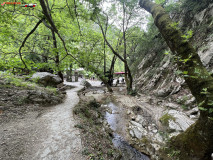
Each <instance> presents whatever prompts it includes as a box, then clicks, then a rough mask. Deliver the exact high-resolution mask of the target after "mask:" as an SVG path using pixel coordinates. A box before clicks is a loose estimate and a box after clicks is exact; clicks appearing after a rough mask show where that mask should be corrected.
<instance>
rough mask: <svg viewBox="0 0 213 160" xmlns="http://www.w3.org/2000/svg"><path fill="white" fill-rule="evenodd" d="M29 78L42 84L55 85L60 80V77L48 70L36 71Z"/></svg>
mask: <svg viewBox="0 0 213 160" xmlns="http://www.w3.org/2000/svg"><path fill="white" fill-rule="evenodd" d="M31 80H35V81H36V82H37V83H39V84H42V85H44V86H53V87H57V85H59V84H60V83H61V82H62V79H61V78H60V77H59V76H57V75H54V74H51V73H48V72H36V73H34V74H33V75H32V77H31Z"/></svg>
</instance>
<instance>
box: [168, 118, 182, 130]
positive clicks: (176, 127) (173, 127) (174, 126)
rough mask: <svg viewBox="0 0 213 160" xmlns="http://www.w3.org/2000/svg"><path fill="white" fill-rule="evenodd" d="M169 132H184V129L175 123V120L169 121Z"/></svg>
mask: <svg viewBox="0 0 213 160" xmlns="http://www.w3.org/2000/svg"><path fill="white" fill-rule="evenodd" d="M169 130H170V131H182V128H181V127H180V126H179V125H178V124H177V123H175V122H174V121H173V120H169Z"/></svg>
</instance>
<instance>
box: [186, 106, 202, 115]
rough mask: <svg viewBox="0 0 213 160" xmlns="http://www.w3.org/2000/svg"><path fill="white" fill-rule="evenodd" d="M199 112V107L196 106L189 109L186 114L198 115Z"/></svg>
mask: <svg viewBox="0 0 213 160" xmlns="http://www.w3.org/2000/svg"><path fill="white" fill-rule="evenodd" d="M198 112H199V109H198V107H195V108H193V109H191V110H189V111H187V112H186V114H187V115H188V116H190V115H196V114H198Z"/></svg>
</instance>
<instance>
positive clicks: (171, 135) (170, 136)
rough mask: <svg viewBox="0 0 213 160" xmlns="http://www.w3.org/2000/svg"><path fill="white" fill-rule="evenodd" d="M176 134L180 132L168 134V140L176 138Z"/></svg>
mask: <svg viewBox="0 0 213 160" xmlns="http://www.w3.org/2000/svg"><path fill="white" fill-rule="evenodd" d="M178 134H180V132H173V133H171V134H169V138H172V137H174V136H177V135H178Z"/></svg>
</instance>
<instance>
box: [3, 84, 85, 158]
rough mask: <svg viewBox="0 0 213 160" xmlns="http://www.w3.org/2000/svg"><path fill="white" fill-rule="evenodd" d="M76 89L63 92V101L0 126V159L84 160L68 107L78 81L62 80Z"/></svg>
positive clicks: (75, 98) (78, 135)
mask: <svg viewBox="0 0 213 160" xmlns="http://www.w3.org/2000/svg"><path fill="white" fill-rule="evenodd" d="M66 84H71V85H75V86H76V88H74V89H71V90H68V91H67V98H66V99H65V101H64V103H62V104H59V105H57V106H54V107H51V108H49V109H47V110H45V112H44V113H42V114H38V113H34V112H31V113H28V114H27V116H26V118H24V119H20V120H18V121H16V122H10V123H7V124H6V125H3V126H1V128H0V159H2V160H16V159H17V160H21V159H23V160H29V159H31V160H59V159H61V160H62V159H63V160H84V158H83V157H82V153H81V152H82V145H81V138H80V132H79V130H78V129H77V128H75V127H74V125H75V124H76V122H75V120H74V117H73V114H72V109H73V108H74V106H75V105H76V104H77V103H78V101H79V97H78V95H77V91H78V90H80V89H81V88H82V86H80V84H79V83H66Z"/></svg>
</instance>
